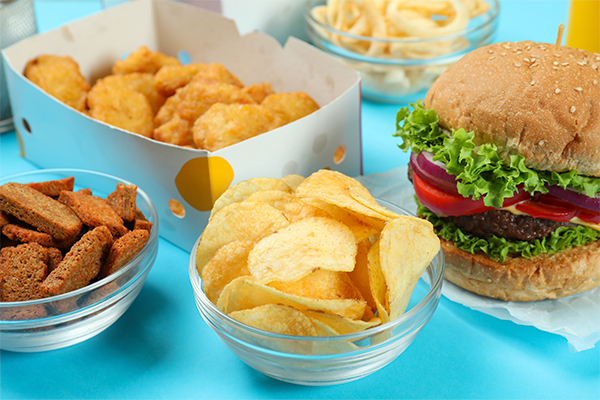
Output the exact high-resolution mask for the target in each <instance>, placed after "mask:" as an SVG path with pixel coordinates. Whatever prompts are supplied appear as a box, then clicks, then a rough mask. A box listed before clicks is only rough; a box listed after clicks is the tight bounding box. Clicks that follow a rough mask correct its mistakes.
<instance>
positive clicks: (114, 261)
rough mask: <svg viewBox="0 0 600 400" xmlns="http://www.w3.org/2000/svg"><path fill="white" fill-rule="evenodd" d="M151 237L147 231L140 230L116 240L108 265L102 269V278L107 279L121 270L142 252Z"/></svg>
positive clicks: (111, 249) (109, 255)
mask: <svg viewBox="0 0 600 400" xmlns="http://www.w3.org/2000/svg"><path fill="white" fill-rule="evenodd" d="M149 237H150V233H149V232H148V231H147V230H144V229H138V230H135V231H131V232H129V233H127V234H126V235H123V236H121V237H120V238H119V239H117V240H115V242H114V243H113V245H112V247H111V248H110V252H109V253H108V258H107V259H106V263H105V264H104V266H103V267H102V271H101V272H100V276H101V277H106V276H108V275H110V274H112V273H115V272H117V271H118V270H119V269H121V268H122V267H123V266H124V265H125V264H127V263H128V262H129V261H131V260H132V259H133V258H134V257H135V256H136V255H137V254H138V253H139V252H140V251H141V250H142V248H143V247H144V246H145V245H146V243H147V242H148V238H149Z"/></svg>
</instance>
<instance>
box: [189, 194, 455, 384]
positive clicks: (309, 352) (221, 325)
mask: <svg viewBox="0 0 600 400" xmlns="http://www.w3.org/2000/svg"><path fill="white" fill-rule="evenodd" d="M379 202H380V204H381V205H383V206H384V207H386V208H387V209H389V210H391V211H394V212H396V213H398V214H402V215H412V214H411V213H409V212H408V211H405V210H403V209H401V208H399V207H397V206H394V205H393V204H391V203H388V202H385V201H381V200H380V201H379ZM199 241H200V239H198V241H197V242H196V244H195V245H194V248H193V249H192V251H191V255H190V262H189V274H190V281H191V283H192V288H193V291H194V297H195V300H196V306H197V308H198V311H199V312H200V315H201V316H202V318H203V319H204V321H205V322H206V323H207V324H208V326H209V327H210V328H211V329H212V330H213V331H214V332H215V333H216V334H217V335H218V336H219V338H220V339H221V340H222V341H223V343H225V345H226V346H227V347H228V348H229V349H230V350H231V351H232V352H233V353H234V354H235V355H236V356H237V357H238V358H239V359H240V360H242V361H243V362H244V363H246V364H247V365H249V366H250V367H252V368H254V369H256V370H257V371H259V372H261V373H263V374H265V375H267V376H270V377H272V378H275V379H278V380H281V381H285V382H289V383H295V384H300V385H311V386H321V385H335V384H341V383H345V382H350V381H353V380H356V379H360V378H363V377H365V376H368V375H370V374H372V373H374V372H375V371H377V370H379V369H381V368H383V367H385V366H386V365H388V364H389V363H390V362H392V361H394V360H395V359H396V358H397V357H398V356H399V355H400V354H402V352H404V350H406V349H407V348H408V346H409V345H410V344H411V343H412V342H413V340H415V338H416V337H417V334H418V333H419V332H420V331H421V329H422V328H423V327H424V326H425V324H426V323H427V322H428V321H429V319H430V318H431V316H432V315H433V313H434V312H435V310H436V308H437V305H438V303H439V301H440V294H441V290H442V282H443V276H444V255H443V253H442V252H441V251H440V252H439V253H438V254H437V255H436V257H435V258H434V259H433V261H432V262H431V263H430V265H429V266H428V267H427V269H426V270H425V272H424V273H423V275H422V277H421V280H420V281H419V283H418V284H417V286H416V288H415V291H414V292H413V294H412V297H411V301H410V304H409V307H408V308H407V311H406V313H405V314H403V315H402V316H401V317H399V318H397V319H395V320H393V321H390V322H388V323H385V324H382V325H379V326H376V327H373V328H370V329H367V330H365V331H362V332H358V333H352V334H344V335H339V336H318V337H304V336H290V335H282V334H276V333H271V332H267V331H264V330H261V329H256V328H253V327H251V326H248V325H246V324H243V323H241V322H239V321H237V320H235V319H233V318H231V317H229V316H228V315H226V314H224V313H223V312H222V311H220V310H219V309H218V308H217V307H216V306H215V305H214V304H213V303H212V302H211V301H210V300H209V299H208V298H207V297H206V295H205V294H204V291H203V289H202V279H201V278H200V276H199V275H198V271H197V270H196V249H197V247H198V243H199Z"/></svg>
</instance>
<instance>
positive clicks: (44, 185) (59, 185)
mask: <svg viewBox="0 0 600 400" xmlns="http://www.w3.org/2000/svg"><path fill="white" fill-rule="evenodd" d="M26 185H27V186H29V187H31V188H34V189H35V190H37V191H38V192H40V193H43V194H45V195H46V196H50V197H58V196H59V195H60V192H61V191H63V190H68V191H73V187H74V186H75V177H73V176H71V177H69V178H63V179H57V180H54V181H44V182H31V183H27V184H26Z"/></svg>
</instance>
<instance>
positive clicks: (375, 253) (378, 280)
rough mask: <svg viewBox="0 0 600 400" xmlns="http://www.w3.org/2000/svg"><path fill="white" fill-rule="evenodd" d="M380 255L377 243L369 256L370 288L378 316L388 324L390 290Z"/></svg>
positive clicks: (370, 250)
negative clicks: (388, 294)
mask: <svg viewBox="0 0 600 400" xmlns="http://www.w3.org/2000/svg"><path fill="white" fill-rule="evenodd" d="M379 254H380V248H379V241H377V242H375V243H374V244H373V246H371V248H370V249H369V253H368V254H367V266H368V269H369V286H370V287H371V295H372V296H373V301H375V306H376V308H377V315H378V317H379V318H381V320H382V321H383V323H386V322H388V321H389V320H390V317H389V305H388V297H387V292H388V288H387V284H386V282H385V276H384V275H383V271H382V270H381V263H380V260H379Z"/></svg>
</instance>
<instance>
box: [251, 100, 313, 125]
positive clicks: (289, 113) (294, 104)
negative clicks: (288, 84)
mask: <svg viewBox="0 0 600 400" xmlns="http://www.w3.org/2000/svg"><path fill="white" fill-rule="evenodd" d="M261 105H262V106H263V107H267V108H269V109H271V110H273V111H274V112H275V113H276V114H277V116H278V117H279V118H280V119H281V122H282V125H285V124H289V123H290V122H293V121H296V120H297V119H300V118H302V117H305V116H307V115H308V114H311V113H313V112H315V111H317V110H318V109H319V105H318V104H317V103H316V102H315V101H314V100H313V99H312V98H311V97H310V96H309V95H307V94H306V93H304V92H290V93H275V94H272V95H269V96H267V97H266V98H265V99H264V100H263V101H262V103H261Z"/></svg>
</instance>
